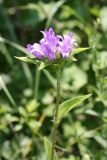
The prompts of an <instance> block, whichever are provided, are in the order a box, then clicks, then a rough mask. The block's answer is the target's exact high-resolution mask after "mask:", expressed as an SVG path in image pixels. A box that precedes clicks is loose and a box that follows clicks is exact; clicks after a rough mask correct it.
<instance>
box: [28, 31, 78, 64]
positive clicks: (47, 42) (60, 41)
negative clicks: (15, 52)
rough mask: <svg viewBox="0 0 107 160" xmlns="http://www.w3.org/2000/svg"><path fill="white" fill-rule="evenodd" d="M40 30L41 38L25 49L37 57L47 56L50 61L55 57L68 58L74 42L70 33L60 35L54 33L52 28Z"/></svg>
mask: <svg viewBox="0 0 107 160" xmlns="http://www.w3.org/2000/svg"><path fill="white" fill-rule="evenodd" d="M41 32H42V34H43V38H42V39H41V40H40V42H39V43H34V44H33V45H31V44H28V45H27V50H28V51H29V52H31V53H32V54H33V55H34V56H35V57H36V58H37V59H43V58H47V59H49V60H50V61H54V60H55V59H56V58H57V57H60V58H68V57H69V56H70V53H71V52H72V50H73V49H74V47H75V44H76V42H75V40H74V38H73V34H72V33H68V35H64V36H63V37H62V36H59V35H55V33H54V31H53V29H52V28H49V30H45V31H41Z"/></svg>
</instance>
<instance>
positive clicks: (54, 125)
mask: <svg viewBox="0 0 107 160" xmlns="http://www.w3.org/2000/svg"><path fill="white" fill-rule="evenodd" d="M56 74H57V95H56V109H55V115H54V122H53V129H52V152H51V160H54V150H55V144H56V132H57V128H58V123H57V121H58V114H59V104H60V77H61V68H60V67H59V68H58V70H57V72H56Z"/></svg>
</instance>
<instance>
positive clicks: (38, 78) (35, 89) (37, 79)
mask: <svg viewBox="0 0 107 160" xmlns="http://www.w3.org/2000/svg"><path fill="white" fill-rule="evenodd" d="M39 82H40V70H38V67H37V69H36V76H35V88H34V97H35V98H36V100H38V90H39Z"/></svg>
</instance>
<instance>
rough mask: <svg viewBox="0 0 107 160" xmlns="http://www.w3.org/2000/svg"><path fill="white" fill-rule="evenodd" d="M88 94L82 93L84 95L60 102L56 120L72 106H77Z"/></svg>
mask: <svg viewBox="0 0 107 160" xmlns="http://www.w3.org/2000/svg"><path fill="white" fill-rule="evenodd" d="M90 96H91V95H90V94H89V95H84V96H79V97H75V98H73V99H69V100H66V101H64V102H63V103H61V104H60V109H59V115H58V120H60V119H61V118H63V117H64V116H65V115H66V114H67V113H68V112H69V111H71V110H72V109H73V108H75V107H77V106H78V105H79V104H80V103H81V102H82V101H84V100H85V99H87V98H89V97H90Z"/></svg>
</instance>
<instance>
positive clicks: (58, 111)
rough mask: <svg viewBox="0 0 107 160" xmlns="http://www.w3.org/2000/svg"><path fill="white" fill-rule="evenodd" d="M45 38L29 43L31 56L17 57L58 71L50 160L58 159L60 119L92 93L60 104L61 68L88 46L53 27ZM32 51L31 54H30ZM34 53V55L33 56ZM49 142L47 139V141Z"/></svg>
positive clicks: (45, 33)
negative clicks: (55, 30)
mask: <svg viewBox="0 0 107 160" xmlns="http://www.w3.org/2000/svg"><path fill="white" fill-rule="evenodd" d="M41 32H42V34H43V38H42V39H41V40H40V42H39V43H34V44H33V45H31V44H28V45H27V51H28V55H29V57H16V58H18V59H20V60H22V61H26V62H30V63H33V64H36V65H37V66H39V68H38V69H43V68H44V67H47V68H46V69H48V68H49V66H52V67H53V66H54V68H52V69H54V71H55V72H56V77H57V84H56V86H57V87H56V88H57V89H56V92H57V94H56V108H55V114H54V119H53V129H52V143H51V147H50V148H51V154H50V157H48V159H49V160H54V159H56V154H55V144H56V131H57V128H58V125H59V122H60V120H61V119H62V118H63V117H64V115H65V114H66V113H68V112H69V111H70V110H72V109H73V108H74V107H76V106H77V105H78V104H79V103H81V102H82V101H84V100H85V99H87V98H88V97H90V94H88V95H84V96H78V97H75V98H73V99H69V100H67V101H64V102H63V103H61V104H60V79H61V70H62V66H63V65H64V63H65V62H71V60H72V61H75V60H76V59H75V58H74V55H75V54H77V53H80V52H81V51H84V50H87V49H88V48H76V47H77V46H78V45H77V42H76V40H75V38H74V35H73V34H72V33H68V34H67V35H64V36H60V35H55V33H54V31H53V29H52V28H49V30H45V31H41ZM29 53H31V54H29ZM31 55H33V57H32V56H31ZM46 143H47V141H46Z"/></svg>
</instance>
